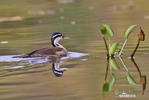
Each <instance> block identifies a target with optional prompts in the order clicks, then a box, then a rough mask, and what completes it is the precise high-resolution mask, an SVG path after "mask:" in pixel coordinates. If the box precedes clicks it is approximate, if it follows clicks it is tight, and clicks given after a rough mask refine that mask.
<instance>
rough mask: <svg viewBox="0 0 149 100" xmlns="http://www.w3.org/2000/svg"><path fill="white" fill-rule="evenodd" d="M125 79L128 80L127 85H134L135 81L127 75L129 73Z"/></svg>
mask: <svg viewBox="0 0 149 100" xmlns="http://www.w3.org/2000/svg"><path fill="white" fill-rule="evenodd" d="M126 79H127V80H128V82H129V84H131V85H136V84H137V83H136V81H135V80H134V79H133V77H132V76H131V75H130V74H129V72H127V73H126Z"/></svg>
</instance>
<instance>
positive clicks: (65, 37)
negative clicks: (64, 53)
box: [62, 36, 70, 39]
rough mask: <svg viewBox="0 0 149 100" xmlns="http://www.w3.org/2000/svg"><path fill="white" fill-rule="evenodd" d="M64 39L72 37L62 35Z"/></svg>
mask: <svg viewBox="0 0 149 100" xmlns="http://www.w3.org/2000/svg"><path fill="white" fill-rule="evenodd" d="M62 38H63V39H70V37H68V36H62Z"/></svg>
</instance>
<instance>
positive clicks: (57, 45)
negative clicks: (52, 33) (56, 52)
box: [54, 37, 64, 48]
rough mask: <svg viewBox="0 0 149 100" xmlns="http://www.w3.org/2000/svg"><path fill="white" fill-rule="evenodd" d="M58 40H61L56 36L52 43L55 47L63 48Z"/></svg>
mask: <svg viewBox="0 0 149 100" xmlns="http://www.w3.org/2000/svg"><path fill="white" fill-rule="evenodd" d="M60 40H61V38H60V37H58V38H56V39H55V40H54V45H55V46H56V47H59V48H64V47H63V46H62V45H61V44H59V43H58V42H59V41H60Z"/></svg>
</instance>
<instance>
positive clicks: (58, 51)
mask: <svg viewBox="0 0 149 100" xmlns="http://www.w3.org/2000/svg"><path fill="white" fill-rule="evenodd" d="M53 55H57V56H61V57H63V56H67V52H66V51H64V50H63V49H62V48H58V47H47V48H41V49H37V50H34V51H32V52H29V53H27V54H24V55H22V56H18V57H23V58H26V57H44V56H53Z"/></svg>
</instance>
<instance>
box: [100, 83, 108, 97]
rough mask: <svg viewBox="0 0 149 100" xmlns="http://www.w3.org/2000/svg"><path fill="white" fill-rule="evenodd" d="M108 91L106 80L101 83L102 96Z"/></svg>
mask: <svg viewBox="0 0 149 100" xmlns="http://www.w3.org/2000/svg"><path fill="white" fill-rule="evenodd" d="M108 91H109V83H108V82H106V83H104V84H103V87H102V96H103V97H104V96H105V95H106V94H107V92H108Z"/></svg>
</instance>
